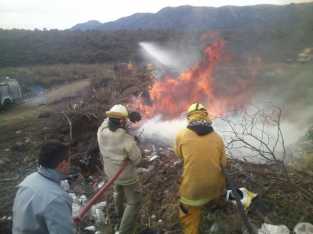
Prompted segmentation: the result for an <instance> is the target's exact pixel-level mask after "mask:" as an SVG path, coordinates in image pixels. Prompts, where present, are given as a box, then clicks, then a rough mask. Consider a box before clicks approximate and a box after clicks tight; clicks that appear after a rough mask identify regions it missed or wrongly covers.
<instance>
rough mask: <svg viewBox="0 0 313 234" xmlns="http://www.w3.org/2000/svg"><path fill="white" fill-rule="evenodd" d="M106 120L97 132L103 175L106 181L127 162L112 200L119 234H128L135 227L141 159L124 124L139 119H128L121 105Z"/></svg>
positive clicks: (139, 199) (137, 148) (115, 186)
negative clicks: (137, 167) (105, 176)
mask: <svg viewBox="0 0 313 234" xmlns="http://www.w3.org/2000/svg"><path fill="white" fill-rule="evenodd" d="M106 116H107V118H106V119H105V120H104V121H103V123H102V124H101V126H100V127H99V129H98V133H97V139H98V145H99V149H100V153H101V155H102V158H103V167H104V172H105V174H106V175H107V176H108V177H109V178H111V177H113V176H114V175H115V174H116V173H117V171H118V170H119V168H120V167H121V165H122V164H123V162H124V160H127V161H128V165H127V167H126V168H125V170H124V171H123V172H122V174H121V175H120V177H119V178H118V179H117V180H116V182H115V185H114V194H113V195H114V196H113V197H114V203H115V208H116V212H117V214H118V216H119V217H120V219H121V222H120V226H119V234H130V233H133V230H134V227H135V226H136V225H135V224H136V218H137V216H138V212H139V208H140V202H141V194H140V192H139V185H138V177H137V173H136V165H137V164H138V163H139V162H140V161H141V157H142V155H141V151H140V149H139V147H138V145H137V141H136V140H135V138H134V137H133V136H131V135H130V134H129V133H128V132H127V129H126V123H127V119H128V118H130V117H131V116H132V117H133V116H135V119H136V118H137V121H138V119H140V118H139V117H138V115H136V114H135V115H133V114H132V115H130V114H129V113H128V111H127V109H126V107H125V106H123V105H120V104H118V105H114V106H113V107H112V108H111V109H110V110H109V111H107V112H106ZM130 120H131V119H130ZM124 203H125V206H124Z"/></svg>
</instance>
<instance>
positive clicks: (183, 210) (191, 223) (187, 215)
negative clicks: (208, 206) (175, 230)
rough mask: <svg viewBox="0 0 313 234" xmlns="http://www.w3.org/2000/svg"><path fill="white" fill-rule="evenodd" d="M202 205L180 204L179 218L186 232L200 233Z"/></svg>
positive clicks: (188, 233)
mask: <svg viewBox="0 0 313 234" xmlns="http://www.w3.org/2000/svg"><path fill="white" fill-rule="evenodd" d="M201 208H202V206H187V205H183V204H180V207H179V219H180V222H181V225H182V227H183V233H184V234H198V233H199V225H200V220H201Z"/></svg>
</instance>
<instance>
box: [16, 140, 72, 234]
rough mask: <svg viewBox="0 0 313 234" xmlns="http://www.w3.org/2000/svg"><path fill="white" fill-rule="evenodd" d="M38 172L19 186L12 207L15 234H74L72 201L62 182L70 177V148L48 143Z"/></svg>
mask: <svg viewBox="0 0 313 234" xmlns="http://www.w3.org/2000/svg"><path fill="white" fill-rule="evenodd" d="M38 163H39V168H38V171H37V172H34V173H32V174H31V175H29V176H27V177H26V178H25V179H24V180H23V181H22V183H20V184H19V185H18V191H17V193H16V196H15V200H14V205H13V227H12V233H13V234H25V233H31V234H42V233H49V234H60V233H62V234H74V224H73V221H72V200H71V198H70V196H69V195H68V194H67V193H66V192H65V191H64V190H63V188H62V187H61V185H60V182H61V181H62V180H64V179H65V177H66V175H68V173H69V167H70V159H69V148H68V146H66V145H64V144H62V143H59V142H54V141H51V142H48V143H46V144H44V145H43V146H42V147H41V150H40V153H39V159H38Z"/></svg>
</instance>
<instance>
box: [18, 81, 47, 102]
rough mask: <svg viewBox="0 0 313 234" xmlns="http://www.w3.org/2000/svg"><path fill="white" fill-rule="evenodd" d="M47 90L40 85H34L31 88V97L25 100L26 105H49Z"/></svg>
mask: <svg viewBox="0 0 313 234" xmlns="http://www.w3.org/2000/svg"><path fill="white" fill-rule="evenodd" d="M46 92H47V90H46V89H45V88H44V87H42V86H40V85H33V86H31V88H30V95H29V96H30V97H29V98H26V99H24V103H25V104H26V105H30V106H38V105H43V104H47V103H48V97H47V95H46Z"/></svg>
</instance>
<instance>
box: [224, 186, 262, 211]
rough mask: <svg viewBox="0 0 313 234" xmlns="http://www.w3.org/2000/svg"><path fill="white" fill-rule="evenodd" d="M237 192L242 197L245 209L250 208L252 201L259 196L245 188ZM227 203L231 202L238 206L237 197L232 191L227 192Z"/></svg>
mask: <svg viewBox="0 0 313 234" xmlns="http://www.w3.org/2000/svg"><path fill="white" fill-rule="evenodd" d="M237 192H238V194H239V195H240V201H241V203H242V205H243V207H244V208H245V209H247V208H249V206H250V205H251V203H252V200H253V199H254V198H255V197H256V196H257V195H258V194H257V193H253V192H251V191H249V190H248V189H246V188H244V187H241V188H239V189H237ZM226 201H231V202H232V203H233V204H236V199H235V196H234V194H233V193H232V191H231V190H227V192H226Z"/></svg>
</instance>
